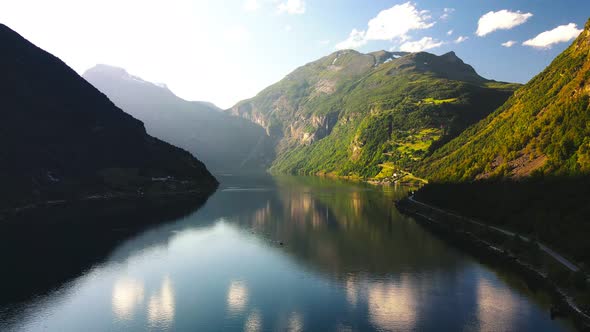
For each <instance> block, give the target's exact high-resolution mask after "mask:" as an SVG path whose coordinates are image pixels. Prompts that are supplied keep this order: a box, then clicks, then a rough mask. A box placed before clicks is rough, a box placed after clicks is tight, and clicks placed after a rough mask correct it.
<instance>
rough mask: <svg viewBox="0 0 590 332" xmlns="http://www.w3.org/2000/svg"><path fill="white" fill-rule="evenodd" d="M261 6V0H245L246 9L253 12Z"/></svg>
mask: <svg viewBox="0 0 590 332" xmlns="http://www.w3.org/2000/svg"><path fill="white" fill-rule="evenodd" d="M259 8H260V2H258V0H246V1H244V10H246V11H249V12H253V11H256V10H258V9H259Z"/></svg>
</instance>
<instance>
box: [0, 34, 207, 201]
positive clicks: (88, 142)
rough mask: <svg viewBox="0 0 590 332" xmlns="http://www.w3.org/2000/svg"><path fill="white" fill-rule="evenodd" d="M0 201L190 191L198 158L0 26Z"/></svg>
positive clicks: (197, 184) (196, 180)
mask: <svg viewBox="0 0 590 332" xmlns="http://www.w3.org/2000/svg"><path fill="white" fill-rule="evenodd" d="M0 43H1V44H2V52H0V71H1V72H2V76H1V77H0V97H1V98H0V104H1V107H0V116H1V118H2V121H1V122H0V160H1V161H2V162H1V163H0V183H2V186H0V201H1V203H0V204H1V205H2V206H3V207H5V206H6V207H14V206H22V205H24V204H29V203H31V202H39V201H46V200H58V199H59V200H61V199H68V198H80V197H86V196H90V195H106V194H108V195H110V194H113V193H133V194H137V192H138V190H140V191H143V192H145V193H147V194H150V193H164V192H171V191H179V190H182V191H185V190H198V191H201V192H202V193H210V192H212V191H213V190H215V188H216V186H217V181H216V180H215V178H214V177H213V176H212V175H211V174H210V173H209V172H208V171H207V168H206V167H205V166H204V165H203V163H201V162H200V161H199V160H197V159H195V158H194V157H193V156H191V155H190V154H189V153H188V152H186V151H184V150H181V149H178V148H176V147H174V146H172V145H170V144H167V143H165V142H162V141H160V140H158V139H156V138H153V137H151V136H149V135H147V134H146V131H145V128H144V126H143V123H142V122H141V121H138V120H136V119H134V118H133V117H132V116H130V115H128V114H125V113H124V112H123V111H121V110H120V109H119V108H117V107H116V106H115V105H114V104H113V103H111V102H110V101H109V100H108V99H107V98H106V97H105V96H104V95H103V94H101V93H100V92H99V91H98V90H96V89H95V88H94V87H93V86H92V85H90V84H89V83H88V82H86V80H84V79H83V78H82V77H80V76H79V75H77V74H76V73H75V72H74V71H73V70H72V69H70V68H69V67H68V66H67V65H65V64H64V63H63V62H62V61H60V60H59V59H58V58H56V57H54V56H52V55H51V54H49V53H47V52H45V51H43V50H41V49H40V48H38V47H36V46H35V45H33V44H31V43H30V42H28V41H27V40H26V39H24V38H23V37H21V36H20V35H18V34H17V33H16V32H14V31H12V30H11V29H9V28H8V27H6V26H4V25H0Z"/></svg>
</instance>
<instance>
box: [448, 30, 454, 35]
mask: <svg viewBox="0 0 590 332" xmlns="http://www.w3.org/2000/svg"><path fill="white" fill-rule="evenodd" d="M453 32H455V31H453V30H449V31H447V35H448V36H450V35H452V34H453Z"/></svg>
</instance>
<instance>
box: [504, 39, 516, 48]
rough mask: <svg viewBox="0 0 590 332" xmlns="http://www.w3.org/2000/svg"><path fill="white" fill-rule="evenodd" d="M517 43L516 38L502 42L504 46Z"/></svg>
mask: <svg viewBox="0 0 590 332" xmlns="http://www.w3.org/2000/svg"><path fill="white" fill-rule="evenodd" d="M516 43H517V42H516V40H509V41H507V42H505V43H502V46H504V47H512V46H514V45H516Z"/></svg>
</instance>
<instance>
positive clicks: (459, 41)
mask: <svg viewBox="0 0 590 332" xmlns="http://www.w3.org/2000/svg"><path fill="white" fill-rule="evenodd" d="M467 39H469V37H467V36H459V37H457V39H455V41H454V43H455V44H461V43H462V42H464V41H466V40H467Z"/></svg>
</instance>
